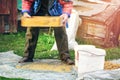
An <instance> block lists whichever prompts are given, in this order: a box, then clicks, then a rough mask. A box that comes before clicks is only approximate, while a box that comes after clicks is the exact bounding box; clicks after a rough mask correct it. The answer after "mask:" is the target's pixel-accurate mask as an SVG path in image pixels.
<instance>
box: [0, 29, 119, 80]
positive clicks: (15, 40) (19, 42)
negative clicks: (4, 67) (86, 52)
mask: <svg viewBox="0 0 120 80" xmlns="http://www.w3.org/2000/svg"><path fill="white" fill-rule="evenodd" d="M54 41H55V40H54V36H53V35H52V33H50V32H49V33H46V32H45V33H41V34H40V35H39V39H38V44H37V48H36V53H35V57H34V58H37V59H43V58H44V59H45V58H52V59H57V58H59V55H58V52H57V51H50V49H51V47H52V46H53V44H54ZM24 44H25V32H24V31H22V32H18V33H14V34H13V33H11V34H0V52H5V51H10V50H13V51H14V53H15V54H17V55H19V56H22V55H23V51H24ZM79 44H86V43H85V42H79ZM105 50H106V53H107V55H106V60H112V59H118V58H120V47H117V48H108V49H105ZM70 54H71V57H72V59H73V60H74V51H73V50H71V51H70ZM0 80H8V79H6V78H4V77H0ZM9 80H15V79H9ZM17 80H21V79H17Z"/></svg>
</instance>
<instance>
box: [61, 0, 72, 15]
mask: <svg viewBox="0 0 120 80" xmlns="http://www.w3.org/2000/svg"><path fill="white" fill-rule="evenodd" d="M59 2H60V4H61V5H62V7H63V14H67V15H68V17H70V14H71V11H72V8H73V2H72V1H71V0H59Z"/></svg>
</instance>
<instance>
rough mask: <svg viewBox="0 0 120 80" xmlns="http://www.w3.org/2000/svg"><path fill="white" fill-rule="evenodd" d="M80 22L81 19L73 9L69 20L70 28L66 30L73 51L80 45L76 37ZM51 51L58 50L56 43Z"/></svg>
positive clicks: (69, 45)
mask: <svg viewBox="0 0 120 80" xmlns="http://www.w3.org/2000/svg"><path fill="white" fill-rule="evenodd" d="M80 22H81V19H80V18H79V14H78V12H77V11H76V10H74V9H73V10H72V13H71V17H70V18H69V20H68V28H66V32H67V35H68V47H69V49H71V50H74V46H76V45H78V43H77V42H76V41H75V37H76V32H77V29H78V26H79V24H80ZM51 50H57V47H56V42H55V43H54V45H53V47H52V48H51Z"/></svg>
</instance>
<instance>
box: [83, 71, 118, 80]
mask: <svg viewBox="0 0 120 80" xmlns="http://www.w3.org/2000/svg"><path fill="white" fill-rule="evenodd" d="M84 80H120V69H116V70H111V71H110V70H106V71H95V72H91V73H88V74H86V75H84Z"/></svg>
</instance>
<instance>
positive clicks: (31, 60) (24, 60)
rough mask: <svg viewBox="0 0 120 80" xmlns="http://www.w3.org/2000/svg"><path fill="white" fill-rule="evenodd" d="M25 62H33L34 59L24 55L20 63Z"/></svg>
mask: <svg viewBox="0 0 120 80" xmlns="http://www.w3.org/2000/svg"><path fill="white" fill-rule="evenodd" d="M24 62H33V59H30V58H27V57H23V58H22V59H21V60H20V61H19V63H24Z"/></svg>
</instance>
